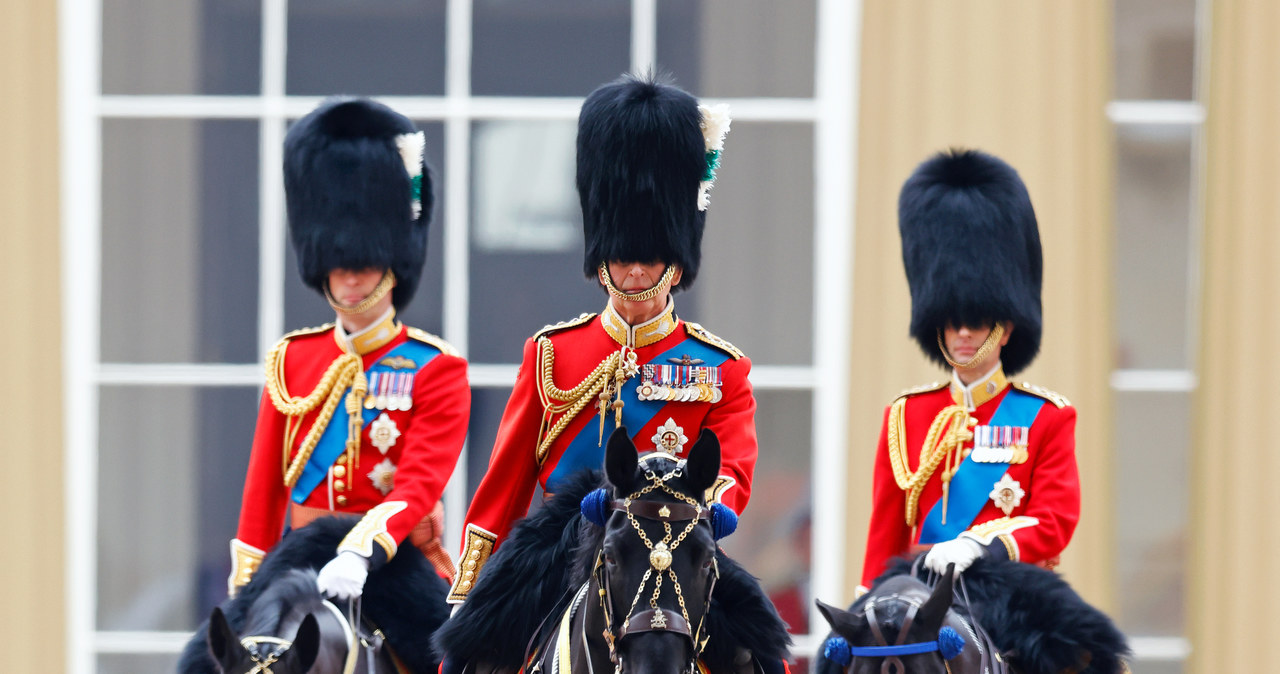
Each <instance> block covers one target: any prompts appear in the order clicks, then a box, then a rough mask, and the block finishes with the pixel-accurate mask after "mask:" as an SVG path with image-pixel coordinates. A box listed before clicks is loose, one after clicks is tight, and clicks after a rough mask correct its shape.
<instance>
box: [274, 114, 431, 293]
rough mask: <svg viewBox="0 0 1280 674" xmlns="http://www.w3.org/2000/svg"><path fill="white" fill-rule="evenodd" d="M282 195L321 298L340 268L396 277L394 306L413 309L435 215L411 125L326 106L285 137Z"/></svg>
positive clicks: (302, 260) (307, 276)
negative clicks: (385, 272)
mask: <svg viewBox="0 0 1280 674" xmlns="http://www.w3.org/2000/svg"><path fill="white" fill-rule="evenodd" d="M419 181H420V182H419ZM284 190H285V198H286V202H287V206H288V213H289V235H290V238H291V239H292V240H293V251H294V253H295V254H296V255H297V256H298V270H299V271H300V272H301V274H302V280H303V282H304V283H306V284H307V285H308V286H310V287H311V288H313V289H315V290H316V291H320V292H323V290H324V287H325V284H326V283H328V276H329V272H330V271H332V270H334V269H339V268H342V269H366V268H368V267H381V268H383V269H386V268H390V269H391V271H393V272H394V273H395V275H396V287H395V289H394V290H392V293H391V301H392V304H394V305H395V307H396V308H397V309H402V308H403V307H404V306H405V305H407V304H408V303H409V300H410V299H412V298H413V291H414V290H415V289H416V288H417V287H418V279H419V277H420V276H421V275H422V263H423V261H424V260H426V255H427V226H428V224H429V223H430V222H431V206H432V194H431V176H430V172H429V169H428V167H427V165H426V162H425V159H424V155H423V151H422V136H421V133H420V132H419V131H418V129H417V127H415V126H414V124H413V122H411V121H409V119H408V118H407V117H405V116H404V115H401V114H400V113H398V112H396V111H394V110H392V109H391V108H389V107H387V106H385V105H383V104H381V103H377V102H375V101H371V100H368V99H364V98H331V99H329V100H326V101H324V102H323V103H321V104H320V106H319V107H318V108H316V109H315V110H313V111H311V112H310V113H308V114H307V116H305V117H303V118H302V119H300V120H298V121H297V122H296V123H295V124H294V125H293V126H291V127H290V128H289V133H288V135H286V136H285V139H284Z"/></svg>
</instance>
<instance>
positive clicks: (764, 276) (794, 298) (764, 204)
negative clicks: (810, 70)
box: [676, 122, 813, 365]
mask: <svg viewBox="0 0 1280 674" xmlns="http://www.w3.org/2000/svg"><path fill="white" fill-rule="evenodd" d="M812 270H813V130H812V127H811V126H810V125H808V124H769V123H760V122H737V123H735V124H734V125H733V130H732V131H731V132H730V133H729V136H728V137H727V139H726V140H725V149H724V159H723V164H722V165H721V167H720V169H719V171H718V172H717V177H716V183H715V188H714V189H712V191H711V206H710V207H709V208H708V209H707V229H706V233H705V234H704V235H703V240H702V267H701V269H700V270H699V274H698V282H697V286H696V287H695V288H694V289H693V290H692V291H690V292H688V293H682V294H681V295H679V296H678V297H677V299H676V302H677V308H678V309H679V310H681V315H682V316H684V317H685V318H688V319H690V320H694V321H697V322H699V323H701V324H702V325H704V326H705V327H706V328H707V329H708V330H711V331H712V332H714V333H716V334H718V335H720V336H721V337H724V338H725V339H727V340H729V341H730V342H732V343H733V344H734V345H736V346H737V347H739V348H741V349H742V350H743V351H745V352H746V353H747V355H748V356H750V357H751V359H752V361H753V362H755V363H757V364H759V363H767V364H770V365H808V364H811V363H812V362H813V347H812V341H813V302H812V301H811V300H812V297H813V273H812ZM690 300H695V301H694V303H693V305H694V306H693V308H692V309H691V308H690V306H689V305H690Z"/></svg>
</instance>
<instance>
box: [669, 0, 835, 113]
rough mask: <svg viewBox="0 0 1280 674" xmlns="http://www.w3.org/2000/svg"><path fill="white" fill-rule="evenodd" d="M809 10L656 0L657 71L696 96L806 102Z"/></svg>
mask: <svg viewBox="0 0 1280 674" xmlns="http://www.w3.org/2000/svg"><path fill="white" fill-rule="evenodd" d="M815 4H816V3H815V2H814V0H791V1H789V2H776V0H659V2H658V44H657V62H658V63H657V65H658V68H659V70H660V71H666V72H671V73H673V74H674V75H675V76H676V78H677V84H679V85H680V86H681V87H683V88H685V89H688V90H689V91H692V92H695V93H697V94H698V95H699V96H718V97H728V96H740V97H759V96H768V97H774V96H777V97H801V98H807V97H810V96H813V77H814V75H813V73H814V67H813V64H814V56H815V52H814V50H813V49H812V45H813V44H814V40H815V39H816V35H815V32H816V26H817V18H816V11H817V10H816V7H815ZM797 45H805V46H806V47H808V48H797Z"/></svg>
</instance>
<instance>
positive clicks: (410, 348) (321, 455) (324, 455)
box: [290, 339, 440, 504]
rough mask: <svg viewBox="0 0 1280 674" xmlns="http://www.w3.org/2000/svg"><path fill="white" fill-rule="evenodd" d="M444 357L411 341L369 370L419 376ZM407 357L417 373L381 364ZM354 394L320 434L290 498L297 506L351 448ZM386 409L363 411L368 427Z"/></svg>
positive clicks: (423, 345) (363, 417) (430, 347)
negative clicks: (349, 436)
mask: <svg viewBox="0 0 1280 674" xmlns="http://www.w3.org/2000/svg"><path fill="white" fill-rule="evenodd" d="M438 355H440V349H437V348H435V347H434V346H430V345H427V344H423V343H422V342H418V341H415V340H412V339H410V340H408V341H406V342H405V343H404V344H401V345H400V346H397V347H396V348H394V349H392V350H391V351H388V352H387V355H385V356H383V357H382V358H380V359H379V360H378V363H379V364H375V365H374V366H373V367H371V368H369V369H368V370H366V371H365V372H366V374H367V373H369V372H406V371H409V372H413V373H414V374H415V375H416V374H417V372H418V370H421V369H422V368H423V367H424V366H426V364H427V363H429V362H431V359H432V358H435V357H436V356H438ZM396 356H403V357H405V358H408V359H409V360H412V361H413V362H414V364H415V365H416V367H415V368H414V369H413V370H405V369H403V368H402V369H400V370H395V369H393V368H391V367H390V366H387V365H381V363H382V361H383V360H386V359H387V358H394V357H396ZM349 395H351V389H350V387H348V388H347V391H346V393H344V394H342V400H341V401H339V402H338V407H337V409H335V410H333V416H332V417H330V418H329V427H328V428H326V429H324V432H323V433H321V434H320V440H319V441H318V442H316V448H315V450H313V451H312V452H311V458H310V459H309V460H308V461H307V465H305V466H303V467H302V475H301V476H299V477H298V481H297V482H296V483H295V484H294V485H293V493H292V495H291V497H290V498H292V499H293V502H294V503H299V504H301V503H305V502H306V500H307V497H308V496H310V495H311V492H312V491H313V490H314V489H315V488H316V487H317V486H318V485H319V484H320V483H321V482H323V481H324V478H325V476H326V475H328V474H329V467H330V466H332V465H333V462H334V461H337V460H338V457H339V456H342V453H343V452H344V451H346V449H347V419H348V417H347V396H349ZM381 412H382V410H377V409H373V410H371V409H363V410H362V413H361V415H360V416H361V420H362V421H363V423H364V426H365V427H368V426H369V424H371V423H373V420H374V419H375V418H377V416H378V414H380V413H381Z"/></svg>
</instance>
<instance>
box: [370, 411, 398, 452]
mask: <svg viewBox="0 0 1280 674" xmlns="http://www.w3.org/2000/svg"><path fill="white" fill-rule="evenodd" d="M399 438H400V429H399V428H396V422H395V421H393V420H392V419H391V417H389V416H387V413H386V412H383V413H382V415H381V416H379V417H378V418H377V419H374V420H373V423H372V424H369V440H371V441H372V442H373V446H374V447H377V448H378V451H379V452H381V453H382V454H383V455H384V456H385V455H386V453H387V450H388V449H391V447H392V445H394V444H396V440H397V439H399Z"/></svg>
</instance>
